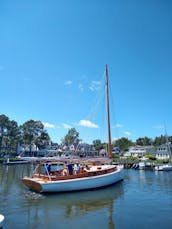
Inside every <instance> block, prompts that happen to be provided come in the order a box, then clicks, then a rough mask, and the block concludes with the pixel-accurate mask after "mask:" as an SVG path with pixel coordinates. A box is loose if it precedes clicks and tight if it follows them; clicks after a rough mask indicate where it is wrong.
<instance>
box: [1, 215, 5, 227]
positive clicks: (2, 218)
mask: <svg viewBox="0 0 172 229" xmlns="http://www.w3.org/2000/svg"><path fill="white" fill-rule="evenodd" d="M4 219H5V217H4V216H3V215H1V214H0V229H2V228H3V224H4Z"/></svg>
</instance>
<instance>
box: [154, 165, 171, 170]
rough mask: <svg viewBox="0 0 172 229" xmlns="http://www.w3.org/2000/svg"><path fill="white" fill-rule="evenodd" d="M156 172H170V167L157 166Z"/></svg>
mask: <svg viewBox="0 0 172 229" xmlns="http://www.w3.org/2000/svg"><path fill="white" fill-rule="evenodd" d="M155 170H156V171H172V165H169V164H165V165H157V166H155Z"/></svg>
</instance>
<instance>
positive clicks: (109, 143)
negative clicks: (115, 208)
mask: <svg viewBox="0 0 172 229" xmlns="http://www.w3.org/2000/svg"><path fill="white" fill-rule="evenodd" d="M106 109H107V127H108V155H109V158H112V145H111V131H110V111H109V84H108V66H107V64H106Z"/></svg>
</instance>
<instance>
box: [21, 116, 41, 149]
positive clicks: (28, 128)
mask: <svg viewBox="0 0 172 229" xmlns="http://www.w3.org/2000/svg"><path fill="white" fill-rule="evenodd" d="M21 131H22V137H23V141H24V144H28V145H29V147H30V152H31V147H32V144H33V143H34V144H36V143H37V144H38V139H40V136H41V134H42V133H44V132H45V131H44V125H43V124H42V122H41V121H35V120H29V121H27V122H25V123H24V124H23V125H22V126H21Z"/></svg>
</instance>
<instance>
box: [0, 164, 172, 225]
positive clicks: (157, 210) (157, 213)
mask: <svg viewBox="0 0 172 229" xmlns="http://www.w3.org/2000/svg"><path fill="white" fill-rule="evenodd" d="M31 167H32V166H31V165H12V166H5V165H0V213H1V214H3V215H4V216H5V218H6V220H5V224H4V227H3V229H54V228H58V229H61V228H64V229H65V228H70V229H73V228H75V229H77V228H82V229H88V228H94V229H96V228H99V229H101V228H103V229H104V228H105V229H106V228H108V229H114V228H116V229H119V228H120V229H126V228H132V229H133V228H137V229H140V228H148V229H150V228H163V229H167V228H172V172H157V173H156V172H152V171H137V170H125V179H124V181H123V182H120V183H118V184H116V185H114V186H112V187H109V188H105V189H101V190H95V191H86V192H75V193H65V194H53V195H52V194H51V195H50V194H49V195H42V194H37V193H34V192H31V191H29V190H28V189H27V188H25V187H24V186H23V184H22V183H21V178H22V177H23V176H24V175H29V174H30V172H31V169H32V168H31Z"/></svg>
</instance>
